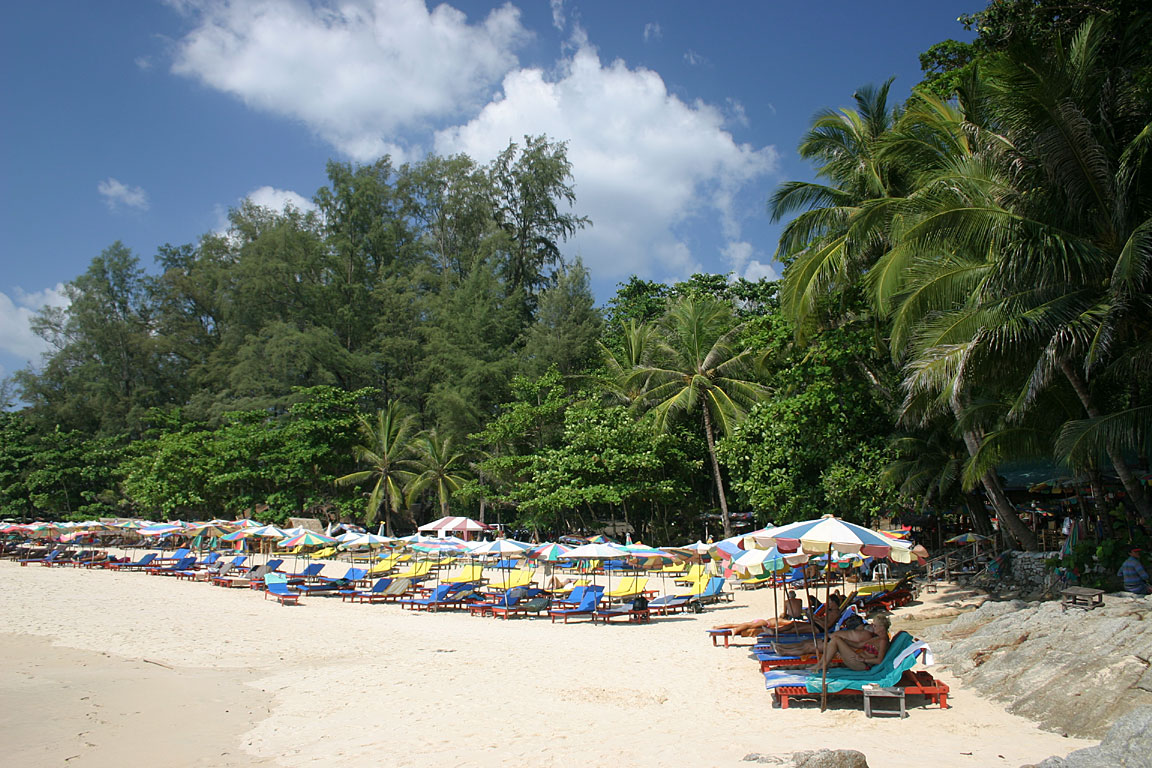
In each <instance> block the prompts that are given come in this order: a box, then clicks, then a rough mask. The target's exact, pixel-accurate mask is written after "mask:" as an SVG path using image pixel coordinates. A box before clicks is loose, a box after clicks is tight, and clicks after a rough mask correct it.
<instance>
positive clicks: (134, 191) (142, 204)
mask: <svg viewBox="0 0 1152 768" xmlns="http://www.w3.org/2000/svg"><path fill="white" fill-rule="evenodd" d="M96 191H97V192H99V193H100V196H101V197H103V198H104V204H105V205H107V206H108V210H110V211H118V210H120V209H121V208H133V209H135V210H137V211H146V210H148V193H147V192H145V191H144V189H143V188H142V187H129V186H128V185H127V184H124V183H122V182H120V181H119V180H118V179H114V178H112V177H111V176H109V177H108V178H107V179H104V181H102V182H100V183H99V184H97V185H96Z"/></svg>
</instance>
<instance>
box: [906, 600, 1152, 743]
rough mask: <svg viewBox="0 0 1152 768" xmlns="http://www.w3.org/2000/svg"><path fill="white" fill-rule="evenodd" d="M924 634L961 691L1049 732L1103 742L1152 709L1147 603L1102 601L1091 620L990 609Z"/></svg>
mask: <svg viewBox="0 0 1152 768" xmlns="http://www.w3.org/2000/svg"><path fill="white" fill-rule="evenodd" d="M921 634H922V635H923V637H924V639H928V640H930V641H931V643H932V648H933V650H934V651H935V652H936V658H937V661H938V662H940V663H942V664H944V665H947V666H948V667H949V668H950V670H951V671H952V672H953V673H954V674H955V675H957V676H958V677H959V678H960V679H961V680H962V681H963V682H964V683H965V684H966V685H970V686H972V687H974V688H976V689H978V690H980V691H981V692H982V693H983V694H985V695H987V696H989V697H991V698H993V699H997V700H1000V701H1004V702H1006V703H1007V708H1008V710H1009V711H1011V712H1014V713H1016V714H1019V715H1022V716H1024V717H1028V718H1030V719H1032V720H1035V721H1037V722H1039V723H1040V725H1041V727H1043V728H1046V729H1048V730H1052V731H1056V732H1058V733H1064V734H1067V735H1071V736H1077V737H1080V738H1102V737H1103V736H1104V735H1105V733H1106V732H1107V731H1108V728H1109V727H1110V726H1111V725H1112V724H1113V723H1114V722H1117V721H1118V720H1119V719H1120V718H1121V717H1123V716H1124V715H1126V714H1128V713H1130V712H1132V711H1134V710H1135V709H1137V708H1139V707H1152V670H1150V668H1149V657H1150V655H1152V598H1140V597H1136V596H1134V595H1129V594H1124V593H1121V594H1113V595H1108V596H1106V598H1105V605H1104V607H1103V608H1097V609H1096V610H1094V611H1084V610H1080V609H1068V610H1066V611H1065V610H1063V609H1062V608H1061V606H1060V603H1059V602H1058V601H1049V602H1024V601H1021V600H1008V601H989V602H986V603H984V605H982V606H981V607H980V608H979V609H977V610H975V611H971V612H968V613H965V614H963V615H961V616H959V617H958V618H957V619H956V620H955V621H953V622H952V623H950V624H947V625H943V626H939V627H930V628H928V629H926V630H925V631H924V632H923V633H921Z"/></svg>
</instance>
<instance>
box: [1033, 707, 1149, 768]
mask: <svg viewBox="0 0 1152 768" xmlns="http://www.w3.org/2000/svg"><path fill="white" fill-rule="evenodd" d="M1100 766H1109V768H1113V767H1114V768H1152V708H1148V707H1144V708H1141V709H1137V710H1135V711H1133V712H1129V713H1128V714H1126V715H1124V716H1123V717H1121V718H1120V719H1119V720H1117V721H1116V724H1115V725H1113V726H1112V728H1111V730H1109V731H1108V735H1107V736H1105V737H1104V740H1103V741H1102V742H1100V746H1098V747H1088V748H1087V749H1078V750H1076V751H1075V752H1073V753H1071V754H1070V755H1068V757H1050V758H1048V759H1047V760H1045V761H1044V762H1042V763H1039V764H1037V765H1035V766H1024V767H1023V768H1100Z"/></svg>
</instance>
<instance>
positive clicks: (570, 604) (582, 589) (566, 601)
mask: <svg viewBox="0 0 1152 768" xmlns="http://www.w3.org/2000/svg"><path fill="white" fill-rule="evenodd" d="M589 592H598V593H600V594H601V595H603V594H604V587H601V586H598V585H595V584H589V585H587V586H579V587H576V588H575V589H573V590H572V593H571V594H570V595H568V596H567V597H565V598H563V599H560V598H557V599H555V600H553V601H552V607H553V608H575V607H576V606H578V605H580V603H581V601H583V600H584V596H585V595H586V594H588V593H589Z"/></svg>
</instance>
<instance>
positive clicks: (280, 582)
mask: <svg viewBox="0 0 1152 768" xmlns="http://www.w3.org/2000/svg"><path fill="white" fill-rule="evenodd" d="M277 577H279V578H277ZM269 596H271V597H273V598H274V599H275V600H276V601H277V602H279V603H280V605H288V604H289V603H292V604H293V605H299V604H300V592H299V591H297V590H296V589H294V588H293V587H291V586H290V585H289V584H288V582H287V580H286V579H284V577H283V574H273V573H270V574H268V575H267V576H265V577H264V599H265V600H267V599H268V598H269Z"/></svg>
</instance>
